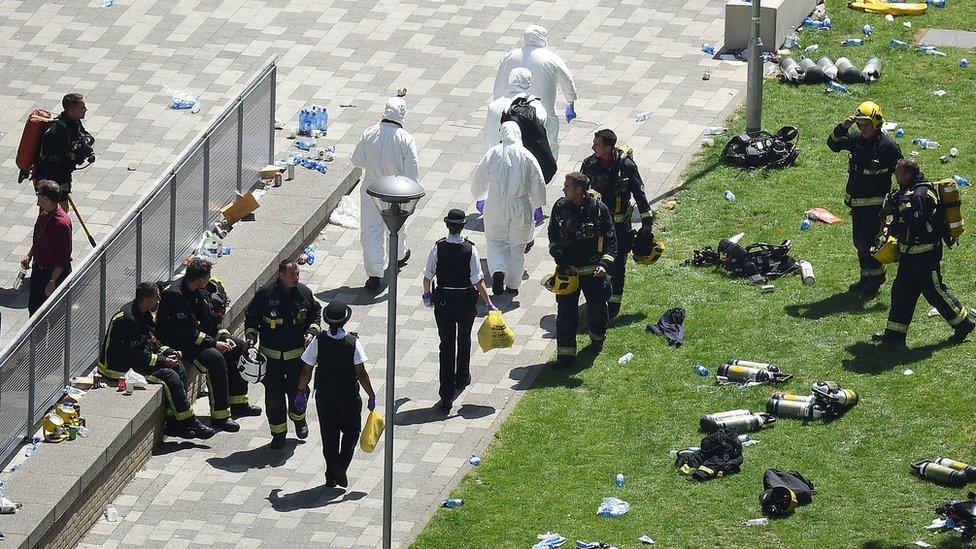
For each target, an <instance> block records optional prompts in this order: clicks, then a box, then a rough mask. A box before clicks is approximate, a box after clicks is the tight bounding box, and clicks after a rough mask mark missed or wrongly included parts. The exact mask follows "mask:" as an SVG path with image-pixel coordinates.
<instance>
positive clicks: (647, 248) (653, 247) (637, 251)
mask: <svg viewBox="0 0 976 549" xmlns="http://www.w3.org/2000/svg"><path fill="white" fill-rule="evenodd" d="M666 249H667V248H666V247H665V246H664V243H663V242H661V241H660V240H658V239H657V237H656V236H654V233H653V232H652V231H651V229H650V228H649V227H642V228H641V229H640V230H639V231H636V233H635V234H634V245H633V250H634V253H633V257H634V262H635V263H637V264H638V265H650V264H651V263H654V262H655V261H657V260H658V259H660V258H661V254H663V253H664V250H666Z"/></svg>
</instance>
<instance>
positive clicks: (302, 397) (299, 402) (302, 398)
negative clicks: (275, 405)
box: [295, 391, 308, 412]
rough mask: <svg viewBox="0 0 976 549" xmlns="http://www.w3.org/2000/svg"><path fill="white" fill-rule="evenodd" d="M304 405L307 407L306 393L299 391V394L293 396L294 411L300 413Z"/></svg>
mask: <svg viewBox="0 0 976 549" xmlns="http://www.w3.org/2000/svg"><path fill="white" fill-rule="evenodd" d="M306 405H308V393H306V392H305V391H299V393H298V394H297V395H295V411H297V412H301V411H303V410H305V406H306Z"/></svg>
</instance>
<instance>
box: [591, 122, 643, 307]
mask: <svg viewBox="0 0 976 549" xmlns="http://www.w3.org/2000/svg"><path fill="white" fill-rule="evenodd" d="M592 149H593V155H592V156H589V157H588V158H587V159H586V160H584V161H583V166H582V168H581V169H580V171H581V172H583V175H585V176H586V177H589V178H590V188H592V189H593V190H594V191H596V192H598V193H600V199H601V200H602V201H603V203H604V204H606V205H607V208H609V209H610V215H611V216H613V228H614V232H615V233H616V235H617V253H616V254H615V255H614V261H613V264H612V265H611V266H610V269H609V272H608V274H609V275H610V284H611V285H612V286H613V292H612V293H611V294H610V303H609V306H608V310H609V314H610V318H614V317H615V316H617V314H619V313H620V302H621V300H622V299H623V295H624V277H625V274H626V272H627V254H628V253H630V250H631V246H633V243H634V241H633V240H634V234H633V232H632V231H631V217H632V216H633V214H634V205H633V204H632V203H631V197H633V201H634V202H635V203H636V204H637V211H638V212H640V218H641V227H642V228H644V227H646V228H647V229H650V228H651V227H652V226H653V225H654V212H653V211H651V205H650V204H648V202H647V195H645V194H644V181H643V180H641V176H640V173H639V172H638V171H637V164H636V163H635V162H634V160H633V158H631V156H630V154H629V153H626V152H624V151H622V150H620V149H618V148H617V135H616V134H615V133H613V131H611V130H608V129H603V130H599V131H597V132H596V133H595V134H594V135H593V147H592Z"/></svg>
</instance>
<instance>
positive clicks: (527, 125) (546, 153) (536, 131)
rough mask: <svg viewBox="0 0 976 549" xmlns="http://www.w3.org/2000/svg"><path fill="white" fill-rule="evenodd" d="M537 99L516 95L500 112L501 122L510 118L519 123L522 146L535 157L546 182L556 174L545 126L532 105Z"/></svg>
mask: <svg viewBox="0 0 976 549" xmlns="http://www.w3.org/2000/svg"><path fill="white" fill-rule="evenodd" d="M538 100H539V99H538V98H537V97H533V96H531V95H530V96H525V95H520V96H518V97H516V98H515V100H514V101H512V104H511V106H509V107H508V110H506V111H505V112H503V113H502V123H503V124H504V123H505V122H508V121H509V120H511V121H512V122H515V123H516V124H518V125H519V129H520V130H521V131H522V146H524V147H525V148H526V149H528V150H529V152H530V153H532V156H534V157H535V159H536V161H537V162H538V163H539V167H540V168H542V179H543V181H545V182H546V183H547V184H548V183H549V182H550V181H552V178H553V176H554V175H556V159H555V158H554V157H553V155H552V149H551V148H550V147H549V136H548V134H547V133H546V126H545V125H544V124H543V123H542V121H541V120H539V118H538V117H537V116H536V113H535V107H533V106H532V102H533V101H538ZM546 114H549V113H546ZM550 116H552V115H550Z"/></svg>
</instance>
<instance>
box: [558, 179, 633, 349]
mask: <svg viewBox="0 0 976 549" xmlns="http://www.w3.org/2000/svg"><path fill="white" fill-rule="evenodd" d="M588 190H589V179H587V177H586V176H585V175H583V174H581V173H579V172H573V173H570V174H568V175H567V176H566V180H565V182H564V183H563V195H564V197H563V198H560V199H559V200H557V201H556V203H555V204H554V205H553V207H552V216H551V218H550V220H549V254H550V255H552V258H553V259H555V260H556V273H557V274H556V276H554V277H553V279H554V286H553V287H552V291H553V293H555V294H556V345H557V349H556V367H557V368H563V367H567V366H571V365H572V364H573V363H574V362H575V360H576V330H577V328H578V325H579V308H578V307H579V295H580V292H581V291H582V293H583V295H584V296H585V297H586V312H587V325H588V326H589V330H590V347H591V348H592V349H593V350H594V351H596V352H599V351H601V350H603V341H604V340H605V339H606V335H607V320H608V313H607V300H608V299H609V298H610V291H611V286H610V275H609V274H608V273H609V270H610V269H611V267H612V265H613V263H614V256H615V255H616V253H617V237H616V234H615V232H614V228H613V218H612V217H611V216H610V210H609V209H608V208H607V206H606V204H604V203H603V202H601V201H600V200H599V199H598V198H596V197H595V196H593V195H592V194H590V193H589V192H588ZM560 276H564V277H565V278H563V279H560Z"/></svg>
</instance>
